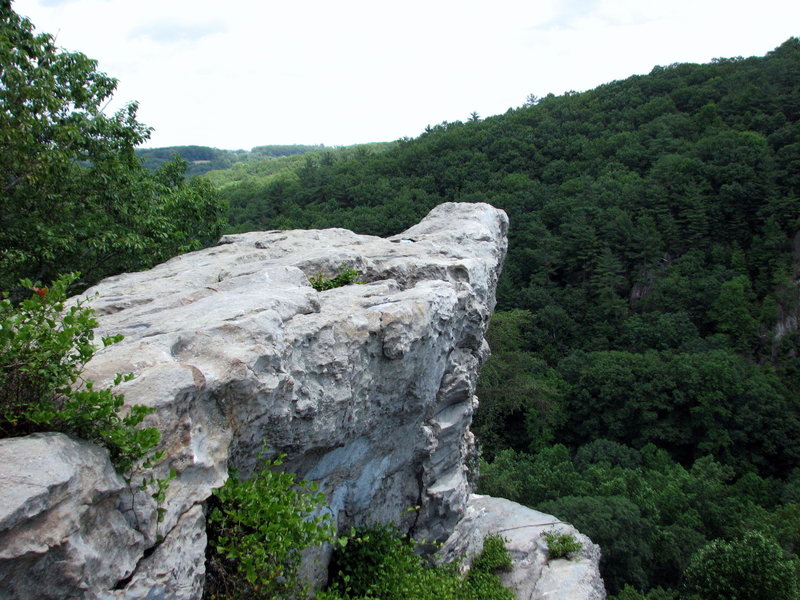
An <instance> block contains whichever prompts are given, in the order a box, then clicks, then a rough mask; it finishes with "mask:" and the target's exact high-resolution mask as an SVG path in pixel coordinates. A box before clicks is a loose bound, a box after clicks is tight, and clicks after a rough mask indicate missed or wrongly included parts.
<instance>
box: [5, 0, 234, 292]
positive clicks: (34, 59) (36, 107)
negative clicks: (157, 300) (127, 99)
mask: <svg viewBox="0 0 800 600" xmlns="http://www.w3.org/2000/svg"><path fill="white" fill-rule="evenodd" d="M0 64H2V72H0V173H2V174H1V175H0V289H11V288H12V287H13V286H15V285H16V283H17V281H18V280H19V279H21V278H23V277H27V278H30V279H33V280H41V281H44V282H47V281H50V280H52V279H54V278H55V276H56V275H57V274H58V273H60V272H67V271H80V272H81V273H82V279H81V282H80V283H81V284H82V285H83V286H86V285H88V284H90V283H92V282H94V281H96V280H98V279H99V278H101V277H103V276H106V275H110V274H113V273H118V272H120V271H124V270H136V269H142V268H145V267H148V266H152V265H153V264H156V263H157V262H159V261H161V260H164V259H166V258H169V257H171V256H174V255H175V254H177V253H178V252H182V251H186V250H190V249H195V248H198V247H200V246H201V245H203V244H207V243H209V242H211V241H212V240H214V239H215V238H216V237H217V236H218V234H219V231H220V229H221V225H222V219H223V206H224V205H223V203H222V202H221V201H220V200H219V198H218V196H217V194H216V192H215V191H214V190H213V189H212V188H211V186H210V185H209V184H208V183H207V182H203V181H200V180H198V181H193V182H189V183H187V182H185V181H184V180H183V177H182V173H183V169H184V167H185V163H183V164H182V163H180V162H176V163H170V164H167V165H165V166H164V167H162V169H161V170H160V171H159V172H157V173H155V174H154V175H151V174H150V173H149V172H148V171H146V170H145V169H143V168H142V167H141V165H140V164H139V161H138V159H137V158H136V156H135V154H134V147H135V146H136V145H137V144H140V143H141V142H143V141H144V140H146V139H147V137H148V136H149V134H150V129H149V128H148V127H146V126H144V125H142V124H141V123H139V122H138V121H137V120H136V110H137V106H136V104H135V103H134V104H130V105H128V106H126V107H125V108H123V109H121V110H120V111H118V112H116V113H115V114H113V115H110V116H109V115H106V114H105V112H104V110H105V107H106V106H107V103H108V102H109V100H110V99H111V96H112V94H113V92H114V89H115V87H116V83H117V82H116V80H115V79H113V78H111V77H109V76H107V75H106V74H104V73H101V72H99V71H98V70H97V63H96V61H94V60H92V59H89V58H87V57H86V56H85V55H83V54H81V53H78V52H67V51H63V50H60V49H59V48H57V47H56V45H55V41H54V39H53V37H52V36H51V35H49V34H46V33H42V34H37V33H35V32H34V28H33V25H32V24H31V22H30V21H29V20H28V19H26V18H23V17H21V16H20V15H18V14H17V13H15V12H14V11H13V10H12V9H11V7H10V3H5V4H4V5H3V6H2V7H1V8H0Z"/></svg>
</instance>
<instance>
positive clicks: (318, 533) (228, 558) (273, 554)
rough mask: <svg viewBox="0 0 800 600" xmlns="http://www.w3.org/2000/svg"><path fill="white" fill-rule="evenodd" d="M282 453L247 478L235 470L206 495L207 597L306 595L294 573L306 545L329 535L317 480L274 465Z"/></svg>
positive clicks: (218, 599)
mask: <svg viewBox="0 0 800 600" xmlns="http://www.w3.org/2000/svg"><path fill="white" fill-rule="evenodd" d="M283 458H284V457H283V456H279V457H278V458H276V459H274V460H271V461H263V463H262V465H261V466H260V468H259V469H257V470H256V472H255V473H254V474H253V476H252V477H251V478H249V479H239V478H237V477H236V473H235V472H234V471H232V472H231V476H230V478H229V479H228V481H227V482H226V483H225V485H224V486H222V487H221V488H219V489H217V490H214V493H213V496H212V497H211V499H210V500H209V508H210V511H209V518H208V549H207V555H206V573H207V576H206V588H205V596H204V597H205V598H207V599H213V600H227V599H231V600H233V599H237V598H248V599H250V598H264V599H273V598H281V599H289V598H300V597H305V594H306V592H307V591H306V590H305V586H304V584H303V582H302V581H300V579H299V577H298V569H299V566H300V560H301V557H302V553H303V551H304V550H305V549H307V548H310V547H313V546H318V545H321V544H323V543H325V542H329V541H332V539H333V528H332V526H331V524H330V515H328V514H321V513H320V507H321V505H322V503H323V501H324V499H325V496H324V494H322V493H318V492H317V488H316V484H312V483H309V482H307V481H297V479H296V476H295V475H293V474H291V473H282V472H280V471H278V470H276V468H277V467H279V466H280V465H281V463H282V460H283Z"/></svg>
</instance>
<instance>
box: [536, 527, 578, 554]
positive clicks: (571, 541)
mask: <svg viewBox="0 0 800 600" xmlns="http://www.w3.org/2000/svg"><path fill="white" fill-rule="evenodd" d="M542 537H544V539H545V541H546V542H547V552H548V555H549V557H550V558H551V559H554V558H570V554H575V553H577V552H580V551H581V550H582V549H583V544H581V543H580V542H579V541H578V540H576V539H575V536H574V535H572V534H569V533H556V532H555V531H545V532H544V533H543V534H542Z"/></svg>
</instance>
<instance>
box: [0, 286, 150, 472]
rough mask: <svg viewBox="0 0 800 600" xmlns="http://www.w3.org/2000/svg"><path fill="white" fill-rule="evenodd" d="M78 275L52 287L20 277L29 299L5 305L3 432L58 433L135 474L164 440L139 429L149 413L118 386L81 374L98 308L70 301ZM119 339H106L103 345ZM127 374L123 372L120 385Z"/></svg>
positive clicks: (0, 380)
mask: <svg viewBox="0 0 800 600" xmlns="http://www.w3.org/2000/svg"><path fill="white" fill-rule="evenodd" d="M76 278H77V275H74V274H73V275H64V276H61V277H59V278H58V279H57V280H56V281H55V282H53V284H52V285H51V286H50V287H49V288H42V287H38V286H34V285H33V284H32V283H31V282H30V281H27V280H23V281H22V282H21V283H20V285H21V287H23V288H25V289H28V290H32V291H33V294H32V295H31V296H30V298H28V299H25V300H23V301H22V302H20V303H19V304H18V305H14V304H13V303H12V302H11V301H10V300H9V299H8V297H7V296H6V297H5V298H4V299H3V300H1V301H0V435H2V437H10V436H17V435H25V434H28V433H32V432H36V431H61V432H64V433H68V434H71V435H75V436H77V437H80V438H83V439H86V440H89V441H92V442H95V443H97V444H99V445H100V446H103V447H104V448H106V449H107V450H108V452H109V456H110V458H111V462H112V463H113V464H114V466H115V467H116V469H117V471H118V472H120V473H123V474H128V475H129V474H130V473H131V471H132V470H133V469H134V468H136V467H138V466H139V465H140V464H141V462H142V461H143V460H145V459H146V458H148V457H149V459H150V461H152V460H155V459H157V458H158V456H155V455H153V453H152V450H153V448H154V447H155V445H156V444H157V443H158V441H159V439H160V436H159V433H158V430H157V429H155V428H153V427H148V428H139V427H138V426H139V425H140V424H141V423H142V421H143V420H144V418H145V416H146V415H148V414H149V413H151V412H152V409H150V408H147V407H144V406H139V405H136V406H132V407H129V409H128V410H127V411H125V410H123V404H124V399H123V397H122V396H121V395H119V394H115V393H114V392H113V387H108V388H104V389H95V387H94V384H93V382H92V381H84V380H83V379H82V378H81V372H82V371H83V367H84V365H85V364H86V363H87V362H88V361H89V360H91V358H92V356H93V355H94V353H95V351H96V350H97V346H95V344H94V328H95V327H96V326H97V321H96V320H95V319H94V316H93V313H94V311H93V310H92V309H91V308H90V307H89V306H87V305H86V301H85V300H77V301H73V302H72V303H70V304H69V305H67V304H66V302H65V301H66V291H67V289H68V288H69V286H70V284H71V283H72V282H74V281H75V279H76ZM121 338H122V336H111V337H106V338H103V339H102V340H101V341H102V344H103V346H107V345H109V344H113V343H114V342H117V341H119V340H120V339H121ZM127 379H129V376H123V375H118V376H117V379H116V381H115V382H114V383H115V384H118V383H120V382H121V381H122V380H127Z"/></svg>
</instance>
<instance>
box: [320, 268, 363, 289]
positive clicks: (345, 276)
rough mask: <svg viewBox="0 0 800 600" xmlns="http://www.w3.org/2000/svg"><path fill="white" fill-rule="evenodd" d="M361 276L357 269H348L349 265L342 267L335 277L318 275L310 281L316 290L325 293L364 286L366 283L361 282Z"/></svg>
mask: <svg viewBox="0 0 800 600" xmlns="http://www.w3.org/2000/svg"><path fill="white" fill-rule="evenodd" d="M360 276H361V274H360V273H359V272H358V271H356V270H355V269H348V268H347V265H341V266H340V267H339V273H338V274H337V275H336V276H335V277H326V276H325V275H324V274H323V273H317V274H316V275H314V276H313V277H310V278H309V279H308V281H309V283H310V284H311V287H313V288H314V289H315V290H317V291H318V292H324V291H325V290H332V289H334V288H337V287H342V286H344V285H352V284H354V283H357V284H362V283H364V282H363V281H360V280H359V277H360Z"/></svg>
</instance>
